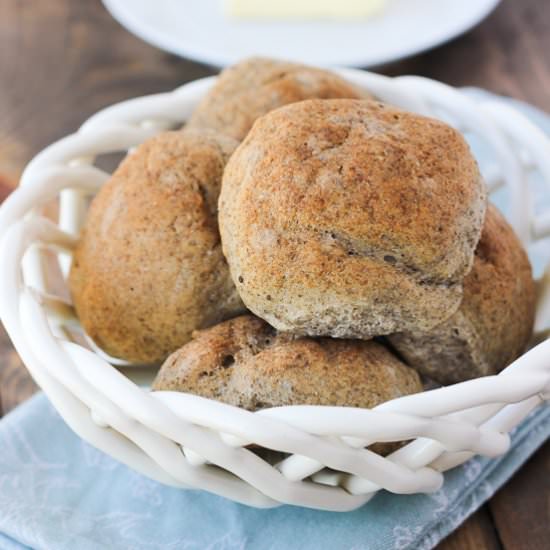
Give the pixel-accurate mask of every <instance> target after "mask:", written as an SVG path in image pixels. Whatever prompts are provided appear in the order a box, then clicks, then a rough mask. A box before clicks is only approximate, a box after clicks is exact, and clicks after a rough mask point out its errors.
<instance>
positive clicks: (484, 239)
mask: <svg viewBox="0 0 550 550" xmlns="http://www.w3.org/2000/svg"><path fill="white" fill-rule="evenodd" d="M534 317H535V283H534V281H533V277H532V272H531V266H530V264H529V259H528V257H527V254H526V253H525V250H524V249H523V246H522V245H521V242H520V241H519V239H518V238H517V236H516V235H515V233H514V231H513V229H512V228H511V227H510V225H509V224H508V223H507V222H506V220H505V219H504V218H503V216H502V215H501V214H500V213H499V211H498V210H497V209H496V208H495V207H494V206H492V205H490V206H489V208H488V210H487V215H486V217H485V225H484V227H483V232H482V234H481V240H480V241H479V244H478V246H477V249H476V254H475V259H474V265H473V268H472V271H470V273H469V274H468V275H467V276H466V278H465V279H464V295H463V298H462V302H461V304H460V307H459V308H458V311H457V312H456V313H455V314H454V315H453V316H452V317H450V318H449V319H448V320H447V321H445V322H444V323H442V324H441V325H439V326H437V327H435V328H434V329H432V330H431V331H430V332H420V331H415V332H410V333H401V334H395V335H391V336H389V337H388V339H389V341H390V343H391V345H392V346H393V347H394V348H395V349H396V350H397V351H398V352H399V353H400V354H401V356H402V357H403V358H404V359H405V360H406V361H407V363H408V364H410V365H411V366H413V367H415V368H416V369H417V370H418V371H419V372H421V373H422V374H425V375H426V376H429V377H430V378H432V379H433V380H436V381H438V382H440V383H441V384H454V383H456V382H462V381H463V380H468V379H471V378H477V377H479V376H487V375H490V374H496V373H497V372H499V371H500V370H502V369H503V368H504V367H506V366H507V365H509V364H510V363H511V362H512V361H513V360H514V359H516V358H517V357H519V355H521V353H523V351H525V348H526V346H527V344H528V342H529V338H530V337H531V334H532V330H533V323H534Z"/></svg>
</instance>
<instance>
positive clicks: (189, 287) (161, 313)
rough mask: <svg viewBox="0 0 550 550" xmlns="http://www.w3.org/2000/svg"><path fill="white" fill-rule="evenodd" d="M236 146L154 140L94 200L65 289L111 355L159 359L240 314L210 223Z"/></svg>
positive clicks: (191, 139)
mask: <svg viewBox="0 0 550 550" xmlns="http://www.w3.org/2000/svg"><path fill="white" fill-rule="evenodd" d="M236 144H237V143H236V141H234V140H233V139H232V138H230V137H226V136H221V135H216V134H215V133H214V132H212V131H202V132H199V131H195V132H187V133H182V132H165V133H161V134H159V135H158V136H156V137H154V138H152V139H149V140H147V141H146V142H144V143H143V144H142V145H140V146H139V147H138V148H137V149H136V150H135V151H134V152H132V153H130V154H129V155H128V156H127V157H126V158H125V159H124V160H123V161H122V163H121V165H120V166H119V168H118V169H117V170H116V171H115V172H114V174H113V175H112V177H111V178H110V179H109V181H108V182H107V183H106V184H105V185H104V186H103V187H102V188H101V190H100V192H99V193H98V195H97V196H96V197H95V198H94V200H93V202H92V204H91V207H90V209H89V212H88V216H87V220H86V224H85V227H84V230H83V232H82V235H81V237H80V240H79V242H78V245H77V247H76V250H75V253H74V257H73V264H72V268H71V273H70V289H71V294H72V298H73V302H74V305H75V307H76V311H77V313H78V316H79V318H80V321H81V323H82V325H83V327H84V329H85V330H86V332H87V334H88V335H89V336H90V337H91V338H92V339H93V340H94V341H95V343H96V344H97V345H98V346H99V347H100V348H102V349H103V350H104V351H105V352H107V353H108V354H110V355H112V356H114V357H119V358H123V359H126V360H129V361H132V362H142V363H152V362H157V361H161V360H163V359H165V358H166V357H167V355H168V354H170V353H171V352H173V351H174V350H176V349H178V348H179V347H180V346H182V345H183V344H185V343H186V342H187V341H188V340H189V339H190V337H191V333H192V332H193V331H194V330H195V329H197V328H204V327H207V326H210V325H213V324H215V323H217V322H219V321H221V320H223V319H226V318H229V317H231V316H234V315H236V314H237V313H239V312H240V311H241V310H242V308H243V306H242V302H241V300H240V299H239V297H238V294H237V292H236V290H235V287H234V285H233V282H232V281H231V278H230V276H229V270H228V267H227V264H226V261H225V259H224V256H223V254H222V249H221V243H220V236H219V232H218V225H217V201H218V195H219V190H220V185H221V178H222V173H223V169H224V166H225V163H226V161H227V159H228V157H229V155H230V154H231V153H232V152H233V150H234V149H235V146H236Z"/></svg>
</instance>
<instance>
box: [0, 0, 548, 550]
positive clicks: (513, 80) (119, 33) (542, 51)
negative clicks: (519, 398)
mask: <svg viewBox="0 0 550 550" xmlns="http://www.w3.org/2000/svg"><path fill="white" fill-rule="evenodd" d="M378 70H379V71H380V72H382V73H384V74H389V75H398V74H418V75H423V76H428V77H430V78H436V79H438V80H442V81H443V82H447V83H449V84H452V85H455V86H470V85H473V86H481V87H484V88H487V89H489V90H492V91H494V92H497V93H501V94H506V95H511V96H514V97H516V98H519V99H523V100H525V101H529V102H531V103H533V104H534V105H536V106H538V107H540V108H542V109H544V110H546V111H549V112H550V2H549V1H548V0H504V1H503V2H502V4H501V5H500V6H499V8H498V9H497V10H496V11H495V12H494V13H493V14H492V15H491V16H490V17H489V18H488V19H486V20H485V21H484V22H483V23H482V24H481V25H479V26H478V27H476V28H475V29H473V30H472V31H471V32H469V33H468V34H467V35H465V36H463V37H460V38H458V39H456V40H454V41H453V42H451V43H449V44H446V45H444V46H443V47H441V48H438V49H436V50H434V51H431V52H428V53H425V54H423V55H420V56H417V57H415V58H412V59H409V60H405V61H402V62H399V63H395V64H392V65H388V66H385V67H380V68H379V69H378ZM214 72H216V71H215V70H214V69H212V68H210V67H206V66H204V65H200V64H197V63H194V62H191V61H188V60H183V59H179V58H176V57H174V56H171V55H168V54H166V53H163V52H161V51H159V50H156V49H155V48H153V47H151V46H149V45H147V44H145V43H143V42H141V41H140V40H139V39H137V38H135V37H133V36H132V35H130V34H129V33H128V32H126V31H125V30H124V29H122V28H121V27H120V26H119V25H118V24H117V23H116V22H115V21H114V20H112V19H111V17H110V16H109V15H108V14H107V12H106V11H105V9H104V8H103V6H102V5H101V3H100V2H99V1H98V0H49V1H48V2H41V1H39V0H1V1H0V201H1V200H3V199H4V198H5V197H6V196H7V195H8V194H9V192H10V191H11V190H12V189H13V188H14V187H15V186H16V185H17V182H18V179H19V176H20V174H21V171H22V169H23V167H24V166H25V164H26V163H27V162H28V161H29V160H30V159H31V158H32V157H33V156H34V155H35V154H36V153H37V152H38V151H39V150H40V149H42V148H43V147H45V146H46V145H48V144H49V143H51V142H52V141H54V140H56V139H58V138H60V137H62V136H63V135H65V134H67V133H69V132H72V131H74V130H75V129H76V128H77V127H78V126H79V125H80V123H82V122H83V121H84V120H85V119H86V118H87V117H88V116H90V115H91V114H92V113H94V112H95V111H97V110H98V109H101V108H102V107H105V106H107V105H110V104H112V103H114V102H117V101H120V100H123V99H127V98H129V97H133V96H137V95H143V94H149V93H154V92H159V91H165V90H169V89H171V88H174V87H175V86H177V85H180V84H183V83H184V82H187V81H190V80H193V79H195V78H199V77H202V76H206V75H210V74H213V73H214ZM35 391H36V386H35V385H34V383H33V382H32V380H31V379H30V378H29V376H28V374H27V372H26V370H25V369H24V367H23V366H22V364H21V362H20V360H19V358H18V356H17V353H16V352H15V351H14V350H13V348H12V347H11V344H10V342H9V340H8V338H7V336H6V334H5V332H4V330H3V329H2V328H1V327H0V416H1V415H2V414H5V413H7V412H8V411H9V410H11V409H12V408H13V407H15V406H16V405H17V404H18V403H21V402H22V401H24V400H25V399H27V398H28V397H29V396H30V395H32V394H33V393H34V392H35ZM439 548H440V549H445V550H470V549H471V550H483V549H488V550H494V549H505V550H546V549H548V548H550V443H547V444H546V445H545V446H543V448H541V449H540V450H539V451H538V452H537V453H536V454H535V456H533V457H532V458H531V459H530V460H529V461H528V462H527V464H526V465H525V466H524V467H523V468H522V469H521V470H520V471H519V472H518V473H517V474H516V475H515V476H514V477H513V479H512V480H511V481H510V482H509V483H508V484H507V485H506V486H505V487H504V488H502V489H501V490H500V491H499V492H498V493H497V494H496V495H495V497H493V499H492V500H491V501H490V502H489V503H488V504H487V505H485V506H483V507H482V508H481V509H480V510H479V511H478V512H477V513H475V514H474V515H473V516H472V517H471V518H470V519H468V520H467V521H466V522H465V523H464V525H462V526H461V527H460V528H459V529H458V530H457V531H455V532H454V533H453V534H452V535H451V536H449V537H448V538H447V539H446V540H445V541H443V543H441V545H440V546H439Z"/></svg>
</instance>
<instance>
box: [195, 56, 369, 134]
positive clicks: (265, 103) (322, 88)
mask: <svg viewBox="0 0 550 550" xmlns="http://www.w3.org/2000/svg"><path fill="white" fill-rule="evenodd" d="M331 97H353V98H365V97H369V96H368V94H367V93H366V92H364V91H362V90H360V89H358V88H356V87H355V86H353V85H352V84H350V83H349V82H346V81H345V80H343V79H342V78H340V77H339V76H337V75H336V74H334V73H331V72H329V71H324V70H322V69H317V68H314V67H308V66H306V65H299V64H297V63H290V62H288V61H278V60H275V59H267V58H262V57H253V58H250V59H246V60H244V61H241V62H240V63H237V64H236V65H233V66H232V67H229V68H227V69H225V70H224V71H223V72H222V73H221V74H220V76H219V78H218V80H217V82H216V84H215V85H214V87H213V88H212V89H211V90H210V92H208V93H207V94H206V96H205V97H204V99H203V100H202V101H201V102H200V103H199V105H198V107H197V108H196V109H195V111H194V112H193V114H192V116H191V118H190V120H189V122H188V123H187V126H186V128H212V129H214V130H217V131H219V132H222V133H224V134H227V135H230V136H233V137H234V138H235V139H238V140H239V141H240V140H242V139H244V137H245V136H246V134H247V133H248V131H249V130H250V128H251V127H252V124H253V123H254V121H255V120H256V119H257V118H258V117H260V116H262V115H265V114H266V113H268V112H269V111H272V110H273V109H276V108H277V107H281V106H282V105H286V104H288V103H294V102H295V101H302V100H303V99H310V98H331Z"/></svg>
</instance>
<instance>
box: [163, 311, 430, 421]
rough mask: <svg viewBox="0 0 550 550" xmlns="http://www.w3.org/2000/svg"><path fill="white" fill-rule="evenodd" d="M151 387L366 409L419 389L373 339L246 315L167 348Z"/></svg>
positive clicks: (233, 400)
mask: <svg viewBox="0 0 550 550" xmlns="http://www.w3.org/2000/svg"><path fill="white" fill-rule="evenodd" d="M153 390H167V391H183V392H189V393H194V394H196V395H201V396H203V397H208V398H211V399H217V400H218V401H222V402H224V403H228V404H230V405H234V406H237V407H242V408H245V409H248V410H251V411H255V410H258V409H261V408H266V407H277V406H284V405H333V406H350V407H367V408H369V407H374V406H376V405H378V404H380V403H382V402H383V401H387V400H389V399H394V398H396V397H400V396H402V395H407V394H411V393H416V392H419V391H422V384H421V383H420V378H419V376H418V374H417V373H416V372H415V371H414V370H413V369H411V368H409V367H407V366H406V365H404V364H403V363H402V362H401V361H400V360H399V359H398V358H397V357H396V356H395V355H393V354H392V353H391V352H390V351H389V350H388V349H387V348H386V347H384V346H383V345H381V344H379V343H377V342H374V341H372V340H371V341H368V342H365V341H360V340H334V339H330V338H320V339H312V338H294V337H292V336H290V335H285V334H278V333H277V332H276V331H275V330H274V329H273V328H272V327H271V326H270V325H268V324H267V323H266V322H264V321H262V320H261V319H259V318H257V317H254V316H253V315H243V316H240V317H237V318H235V319H231V320H229V321H225V322H224V323H220V324H218V325H216V326H214V327H211V328H209V329H206V330H202V331H197V332H195V333H194V335H193V340H191V341H190V342H189V343H188V344H186V345H185V346H183V347H182V348H181V349H179V350H178V351H176V352H174V353H173V354H172V355H171V356H170V357H169V358H168V359H167V360H166V361H165V363H164V364H163V366H162V367H161V369H160V371H159V373H158V375H157V377H156V379H155V381H154V383H153Z"/></svg>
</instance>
